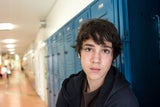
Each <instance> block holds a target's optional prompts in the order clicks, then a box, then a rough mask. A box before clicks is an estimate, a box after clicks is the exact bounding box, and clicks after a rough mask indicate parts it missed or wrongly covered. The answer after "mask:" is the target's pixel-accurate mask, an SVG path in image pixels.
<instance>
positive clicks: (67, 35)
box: [64, 21, 75, 77]
mask: <svg viewBox="0 0 160 107" xmlns="http://www.w3.org/2000/svg"><path fill="white" fill-rule="evenodd" d="M73 31H74V29H73V22H72V21H70V22H69V23H68V24H67V25H66V26H65V27H64V55H65V68H66V69H65V70H66V76H67V77H68V76H69V75H71V74H73V73H75V67H74V66H75V65H74V49H73V45H74V32H73Z"/></svg>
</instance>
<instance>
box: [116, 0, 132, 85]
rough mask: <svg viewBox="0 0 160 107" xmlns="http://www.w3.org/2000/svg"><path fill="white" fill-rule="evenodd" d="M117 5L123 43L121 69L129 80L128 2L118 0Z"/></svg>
mask: <svg viewBox="0 0 160 107" xmlns="http://www.w3.org/2000/svg"><path fill="white" fill-rule="evenodd" d="M118 7H119V32H120V36H121V39H122V43H123V50H122V54H121V62H122V65H121V71H122V73H123V74H124V76H125V77H126V79H127V80H128V81H129V82H130V83H132V81H131V61H130V55H131V53H130V51H131V50H130V47H131V46H130V45H131V42H130V35H129V25H128V3H127V1H118Z"/></svg>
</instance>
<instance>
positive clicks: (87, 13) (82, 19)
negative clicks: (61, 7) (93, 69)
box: [74, 8, 90, 72]
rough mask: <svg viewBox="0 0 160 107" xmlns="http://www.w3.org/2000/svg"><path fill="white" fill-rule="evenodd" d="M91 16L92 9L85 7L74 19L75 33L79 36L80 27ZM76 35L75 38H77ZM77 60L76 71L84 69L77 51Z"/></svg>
mask: <svg viewBox="0 0 160 107" xmlns="http://www.w3.org/2000/svg"><path fill="white" fill-rule="evenodd" d="M89 18H90V10H89V9H87V8H86V9H85V10H83V11H82V12H81V13H80V14H79V16H77V17H76V18H75V20H74V23H75V35H76V37H77V33H78V30H79V28H80V25H81V24H82V23H83V22H85V21H86V20H88V19H89ZM76 37H75V38H76ZM75 62H76V66H75V68H76V70H75V71H76V72H79V71H80V70H82V67H81V63H80V60H79V58H78V56H77V53H75Z"/></svg>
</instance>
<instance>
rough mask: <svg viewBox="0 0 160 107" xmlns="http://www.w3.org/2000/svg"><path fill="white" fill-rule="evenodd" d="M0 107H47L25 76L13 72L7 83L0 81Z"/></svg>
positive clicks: (18, 72) (3, 80)
mask: <svg viewBox="0 0 160 107" xmlns="http://www.w3.org/2000/svg"><path fill="white" fill-rule="evenodd" d="M0 107H47V106H46V104H45V103H44V101H42V100H41V99H40V97H39V96H38V95H37V94H36V92H35V91H34V89H33V88H32V87H31V85H30V83H29V81H28V79H27V78H26V76H25V75H24V74H23V73H22V72H20V71H13V72H12V76H11V77H10V79H9V81H6V80H5V79H0Z"/></svg>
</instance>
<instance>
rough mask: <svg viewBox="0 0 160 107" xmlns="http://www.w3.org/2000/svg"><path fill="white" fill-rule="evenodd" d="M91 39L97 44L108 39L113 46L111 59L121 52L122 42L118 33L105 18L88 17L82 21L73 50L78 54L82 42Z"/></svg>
mask: <svg viewBox="0 0 160 107" xmlns="http://www.w3.org/2000/svg"><path fill="white" fill-rule="evenodd" d="M88 39H93V41H94V42H95V43H97V44H104V42H105V41H109V42H111V43H112V46H113V59H116V57H117V56H118V55H119V54H120V53H121V48H122V42H121V39H120V35H119V33H118V31H117V29H116V27H115V26H114V24H112V23H111V22H109V21H108V20H105V19H90V20H88V21H86V22H85V23H83V24H82V25H81V27H80V29H79V32H78V36H77V40H76V44H75V50H76V51H77V52H78V53H79V54H80V52H81V49H82V45H83V42H84V41H86V40H88Z"/></svg>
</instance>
